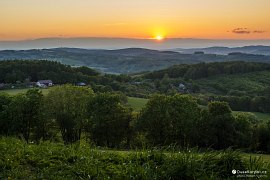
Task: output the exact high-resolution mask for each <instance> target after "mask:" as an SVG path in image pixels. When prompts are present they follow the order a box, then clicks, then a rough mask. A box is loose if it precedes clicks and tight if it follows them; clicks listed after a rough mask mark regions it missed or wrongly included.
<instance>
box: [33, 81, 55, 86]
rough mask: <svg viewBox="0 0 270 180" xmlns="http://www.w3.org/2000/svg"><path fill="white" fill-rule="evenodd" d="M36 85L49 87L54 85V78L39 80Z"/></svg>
mask: <svg viewBox="0 0 270 180" xmlns="http://www.w3.org/2000/svg"><path fill="white" fill-rule="evenodd" d="M36 85H37V86H38V87H48V86H53V82H52V80H39V81H38V82H37V83H36Z"/></svg>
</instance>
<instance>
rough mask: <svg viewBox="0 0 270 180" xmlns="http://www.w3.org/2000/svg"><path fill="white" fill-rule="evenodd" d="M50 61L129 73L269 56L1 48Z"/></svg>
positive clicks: (1, 54) (0, 55)
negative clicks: (180, 65) (179, 65)
mask: <svg viewBox="0 0 270 180" xmlns="http://www.w3.org/2000/svg"><path fill="white" fill-rule="evenodd" d="M15 59H17V60H51V61H57V62H61V63H63V64H67V65H71V66H74V67H77V66H87V67H90V68H94V69H96V70H99V71H101V72H104V73H111V74H121V73H123V74H127V73H137V72H142V71H154V70H160V69H164V68H168V67H170V66H173V65H177V64H196V63H200V62H223V61H239V60H240V61H254V62H265V63H270V56H264V55H254V54H244V53H232V54H230V55H215V54H182V53H179V52H174V51H158V50H151V49H143V48H127V49H118V50H88V49H79V48H53V49H31V50H3V51H0V61H1V60H15Z"/></svg>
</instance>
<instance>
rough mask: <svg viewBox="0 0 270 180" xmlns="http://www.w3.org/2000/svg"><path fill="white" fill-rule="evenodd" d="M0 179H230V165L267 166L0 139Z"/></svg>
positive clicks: (190, 154)
mask: <svg viewBox="0 0 270 180" xmlns="http://www.w3.org/2000/svg"><path fill="white" fill-rule="evenodd" d="M0 154H1V157H0V179H7V178H11V179H234V178H236V177H235V175H233V174H232V172H231V171H232V169H236V170H260V171H262V170H266V171H267V170H269V172H270V168H269V163H266V162H264V161H263V159H262V158H257V157H252V156H250V157H249V158H247V157H246V156H245V157H244V155H243V154H241V153H240V152H237V151H232V150H226V151H207V152H204V153H201V152H199V151H197V150H190V151H183V152H177V151H174V152H172V153H170V152H164V151H163V150H143V151H113V150H102V149H97V148H93V147H90V145H88V144H85V143H81V144H79V143H76V144H72V145H67V146H65V145H63V144H62V143H50V142H42V143H40V144H38V145H36V144H26V143H25V142H23V141H21V140H18V139H15V138H1V139H0Z"/></svg>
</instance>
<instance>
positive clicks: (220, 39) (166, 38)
mask: <svg viewBox="0 0 270 180" xmlns="http://www.w3.org/2000/svg"><path fill="white" fill-rule="evenodd" d="M91 38H92V39H127V40H151V41H153V40H156V39H155V38H153V37H152V38H140V37H110V36H108V37H106V36H75V37H58V36H52V37H39V38H32V39H30V38H29V39H16V40H12V39H10V40H1V39H0V42H20V41H36V40H43V39H44V40H45V39H91ZM176 39H183V40H212V41H270V38H267V39H231V38H194V37H164V39H163V40H161V42H162V41H166V40H176Z"/></svg>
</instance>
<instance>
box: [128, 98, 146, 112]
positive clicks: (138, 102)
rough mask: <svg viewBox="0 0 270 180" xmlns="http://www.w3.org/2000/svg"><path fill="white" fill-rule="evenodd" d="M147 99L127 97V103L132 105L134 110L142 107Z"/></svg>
mask: <svg viewBox="0 0 270 180" xmlns="http://www.w3.org/2000/svg"><path fill="white" fill-rule="evenodd" d="M147 101H148V99H143V98H135V97H128V105H130V107H132V109H133V110H134V111H137V112H138V111H140V110H141V109H142V107H143V106H144V105H145V104H146V103H147Z"/></svg>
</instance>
